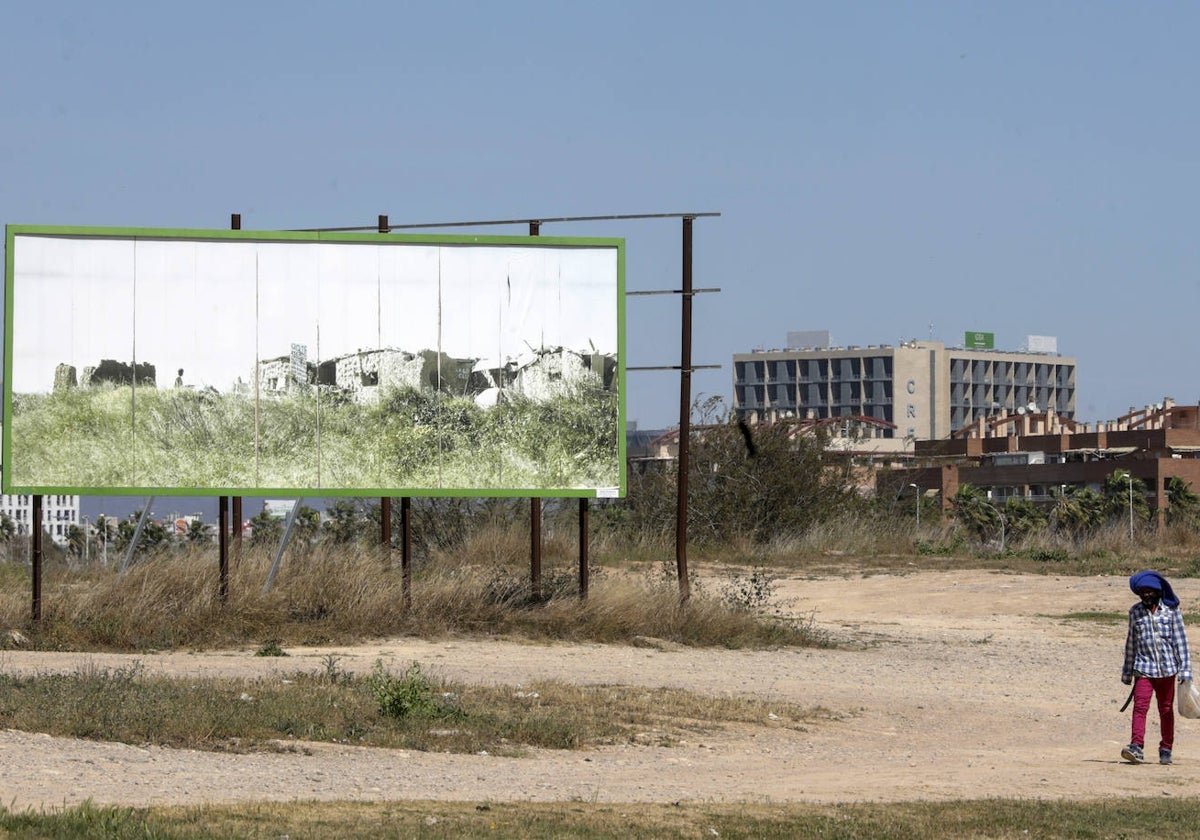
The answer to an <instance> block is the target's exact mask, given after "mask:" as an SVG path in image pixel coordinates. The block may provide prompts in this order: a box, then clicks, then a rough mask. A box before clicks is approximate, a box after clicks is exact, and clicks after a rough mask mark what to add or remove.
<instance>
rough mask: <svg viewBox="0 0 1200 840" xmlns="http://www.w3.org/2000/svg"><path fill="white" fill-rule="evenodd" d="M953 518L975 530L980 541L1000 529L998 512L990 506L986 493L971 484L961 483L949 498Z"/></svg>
mask: <svg viewBox="0 0 1200 840" xmlns="http://www.w3.org/2000/svg"><path fill="white" fill-rule="evenodd" d="M950 507H951V508H952V509H953V510H954V516H955V518H956V519H957V520H958V521H959V522H961V523H962V524H963V525H964V526H966V527H967V528H969V529H971V530H972V531H974V532H975V535H976V536H977V537H979V540H980V542H983V541H984V540H987V539H988V537H989V536H990V535H991V534H993V533H996V532H998V531H999V529H1000V513H999V512H998V511H997V510H996V509H995V508H994V507H992V503H991V501H989V500H988V497H987V494H986V493H985V492H984V491H983V490H981V489H980V488H978V487H975V486H974V485H971V484H963V485H961V486H960V487H959V488H958V492H957V493H955V494H954V496H953V498H951V499H950Z"/></svg>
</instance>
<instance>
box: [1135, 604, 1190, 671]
mask: <svg viewBox="0 0 1200 840" xmlns="http://www.w3.org/2000/svg"><path fill="white" fill-rule="evenodd" d="M1135 673H1136V674H1140V675H1142V676H1145V677H1170V676H1174V675H1175V674H1178V675H1179V678H1180V679H1182V680H1190V679H1191V678H1192V660H1191V657H1190V655H1189V654H1188V643H1187V634H1186V633H1185V632H1184V630H1183V612H1182V611H1181V610H1178V609H1174V608H1172V607H1168V606H1166V605H1164V604H1161V603H1160V604H1159V605H1158V609H1157V610H1155V611H1154V612H1150V610H1148V609H1146V607H1145V605H1144V604H1142V602H1141V601H1139V602H1137V603H1136V604H1134V605H1133V606H1132V607H1130V608H1129V633H1128V635H1126V637H1125V665H1124V666H1123V667H1122V668H1121V679H1122V680H1126V679H1129V678H1131V677H1133V675H1134V674H1135Z"/></svg>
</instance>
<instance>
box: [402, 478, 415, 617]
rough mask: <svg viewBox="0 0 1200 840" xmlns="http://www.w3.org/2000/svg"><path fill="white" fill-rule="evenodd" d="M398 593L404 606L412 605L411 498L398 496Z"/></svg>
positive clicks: (407, 607) (406, 607)
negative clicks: (402, 599)
mask: <svg viewBox="0 0 1200 840" xmlns="http://www.w3.org/2000/svg"><path fill="white" fill-rule="evenodd" d="M400 593H401V595H402V597H403V598H404V608H405V609H409V608H410V607H412V499H410V498H409V497H408V496H401V497H400Z"/></svg>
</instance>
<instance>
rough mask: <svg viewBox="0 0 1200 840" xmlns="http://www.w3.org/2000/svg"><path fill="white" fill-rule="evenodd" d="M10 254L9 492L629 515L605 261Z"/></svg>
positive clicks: (508, 241)
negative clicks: (613, 510)
mask: <svg viewBox="0 0 1200 840" xmlns="http://www.w3.org/2000/svg"><path fill="white" fill-rule="evenodd" d="M6 241H7V264H6V270H5V295H6V302H7V308H6V332H5V347H4V365H5V383H4V384H5V388H4V428H3V457H4V463H5V470H4V473H3V490H4V492H9V493H12V492H18V493H43V494H44V493H57V492H63V493H84V494H153V495H172V494H174V495H281V496H314V495H330V496H336V495H344V496H352V495H410V496H417V495H458V496H500V495H520V496H529V495H534V496H583V497H586V496H612V495H619V494H621V493H623V491H624V486H625V470H624V465H625V459H624V446H625V441H624V434H623V433H622V430H623V429H624V416H625V410H624V402H623V395H624V393H625V389H624V383H623V371H624V353H623V350H624V263H625V260H624V247H625V246H624V240H622V239H613V238H604V239H598V238H597V239H591V238H558V237H537V238H526V237H486V236H435V235H413V234H408V235H400V234H395V235H393V234H377V233H376V234H366V233H317V232H304V233H291V232H255V231H192V230H162V229H124V228H67V227H42V226H24V225H19V226H18V225H10V226H9V227H8V228H7V236H6Z"/></svg>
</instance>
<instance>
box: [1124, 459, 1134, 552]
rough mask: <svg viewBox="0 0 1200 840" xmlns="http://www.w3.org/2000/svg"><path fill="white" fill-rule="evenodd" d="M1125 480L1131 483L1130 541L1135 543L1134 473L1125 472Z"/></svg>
mask: <svg viewBox="0 0 1200 840" xmlns="http://www.w3.org/2000/svg"><path fill="white" fill-rule="evenodd" d="M1125 480H1126V481H1128V482H1129V541H1130V542H1133V473H1132V472H1131V471H1129V470H1126V471H1125Z"/></svg>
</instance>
